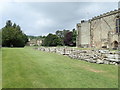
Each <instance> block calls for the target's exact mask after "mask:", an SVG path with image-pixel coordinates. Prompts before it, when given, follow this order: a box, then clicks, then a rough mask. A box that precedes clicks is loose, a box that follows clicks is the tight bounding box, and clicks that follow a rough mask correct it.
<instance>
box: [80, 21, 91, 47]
mask: <svg viewBox="0 0 120 90" xmlns="http://www.w3.org/2000/svg"><path fill="white" fill-rule="evenodd" d="M78 29H79V30H78V34H79V37H78V39H79V41H80V43H79V44H80V46H81V47H89V45H90V23H89V22H88V21H84V22H82V23H81V24H80V27H79V28H78Z"/></svg>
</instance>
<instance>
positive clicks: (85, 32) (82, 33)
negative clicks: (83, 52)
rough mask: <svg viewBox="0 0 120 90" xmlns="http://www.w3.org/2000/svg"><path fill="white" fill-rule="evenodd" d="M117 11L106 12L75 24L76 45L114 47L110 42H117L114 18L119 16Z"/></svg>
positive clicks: (119, 11)
mask: <svg viewBox="0 0 120 90" xmlns="http://www.w3.org/2000/svg"><path fill="white" fill-rule="evenodd" d="M118 13H120V10H115V11H111V12H107V13H105V14H102V15H100V16H97V17H94V18H92V19H90V20H88V21H85V22H83V21H82V22H81V23H79V24H77V30H78V37H77V43H78V44H77V47H84V46H85V45H87V46H89V47H95V48H102V47H106V48H114V46H113V45H112V43H113V42H114V41H117V42H118V43H119V41H118V33H116V19H118V18H120V17H119V15H118Z"/></svg>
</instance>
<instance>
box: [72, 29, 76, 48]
mask: <svg viewBox="0 0 120 90" xmlns="http://www.w3.org/2000/svg"><path fill="white" fill-rule="evenodd" d="M72 32H73V34H72V42H73V45H74V46H76V37H77V31H76V30H75V29H73V30H72Z"/></svg>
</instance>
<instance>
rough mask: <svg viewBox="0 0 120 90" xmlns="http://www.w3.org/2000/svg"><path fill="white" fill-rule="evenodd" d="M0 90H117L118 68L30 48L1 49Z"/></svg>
mask: <svg viewBox="0 0 120 90" xmlns="http://www.w3.org/2000/svg"><path fill="white" fill-rule="evenodd" d="M2 51H3V53H2V57H3V59H2V60H3V61H2V64H3V80H2V83H3V84H2V86H3V88H117V87H118V66H115V65H99V64H92V63H87V62H84V61H80V60H75V59H70V58H69V57H67V56H62V55H58V54H55V53H47V52H41V51H37V50H33V49H32V48H30V47H29V48H28V47H26V48H3V49H2Z"/></svg>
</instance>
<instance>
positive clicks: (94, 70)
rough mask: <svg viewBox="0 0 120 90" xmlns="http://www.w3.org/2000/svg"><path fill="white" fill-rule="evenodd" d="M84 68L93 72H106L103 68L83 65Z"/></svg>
mask: <svg viewBox="0 0 120 90" xmlns="http://www.w3.org/2000/svg"><path fill="white" fill-rule="evenodd" d="M83 68H85V69H86V70H89V71H91V72H96V73H100V72H105V71H103V70H97V69H93V68H91V67H90V66H83Z"/></svg>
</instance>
